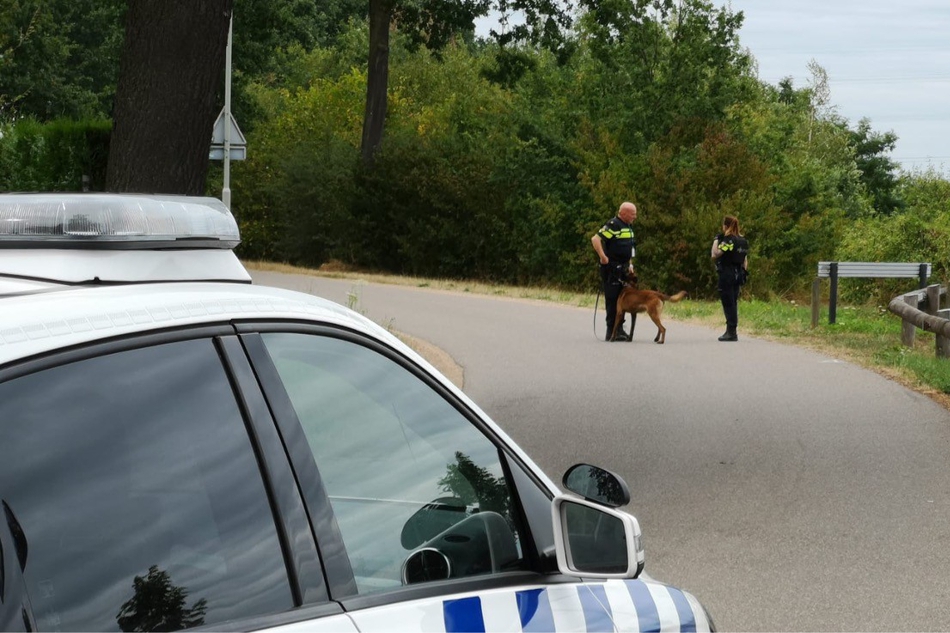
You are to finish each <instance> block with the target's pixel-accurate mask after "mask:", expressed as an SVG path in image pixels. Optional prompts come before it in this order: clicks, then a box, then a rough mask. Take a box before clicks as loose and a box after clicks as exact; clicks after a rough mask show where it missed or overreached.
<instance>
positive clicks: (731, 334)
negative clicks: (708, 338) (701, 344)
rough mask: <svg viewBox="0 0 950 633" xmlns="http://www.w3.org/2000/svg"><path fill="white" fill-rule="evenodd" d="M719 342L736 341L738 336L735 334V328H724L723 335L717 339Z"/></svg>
mask: <svg viewBox="0 0 950 633" xmlns="http://www.w3.org/2000/svg"><path fill="white" fill-rule="evenodd" d="M719 340H720V341H738V340H739V336H738V335H737V334H736V328H734V327H730V326H726V331H725V333H724V334H723V335H722V336H720V337H719Z"/></svg>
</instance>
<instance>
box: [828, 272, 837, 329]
mask: <svg viewBox="0 0 950 633" xmlns="http://www.w3.org/2000/svg"><path fill="white" fill-rule="evenodd" d="M828 267H829V276H830V277H831V296H830V297H829V298H828V323H829V324H831V325H834V323H835V317H837V315H838V262H831V264H829V266H828Z"/></svg>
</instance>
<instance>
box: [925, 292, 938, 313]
mask: <svg viewBox="0 0 950 633" xmlns="http://www.w3.org/2000/svg"><path fill="white" fill-rule="evenodd" d="M939 310H940V284H932V285H930V286H927V314H929V315H931V316H937V312H938V311H939Z"/></svg>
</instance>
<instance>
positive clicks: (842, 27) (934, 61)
mask: <svg viewBox="0 0 950 633" xmlns="http://www.w3.org/2000/svg"><path fill="white" fill-rule="evenodd" d="M714 1H715V2H716V3H717V4H718V5H719V6H726V5H730V4H731V6H732V9H733V11H742V12H743V14H744V15H745V21H744V23H743V26H742V29H741V30H740V31H739V37H740V42H741V45H742V46H744V47H746V48H748V49H749V50H750V51H751V52H752V56H753V57H755V59H756V61H757V62H758V66H759V78H760V79H762V80H763V81H767V82H768V83H771V84H776V83H778V81H779V80H781V79H782V78H784V77H791V78H792V79H793V81H794V84H795V86H796V87H798V88H803V87H806V86H808V85H809V83H808V81H809V79H810V77H811V75H810V73H809V72H808V67H807V66H808V62H809V61H810V60H812V59H814V60H815V61H816V62H818V64H819V65H821V67H822V68H824V69H825V71H826V72H827V73H828V77H829V80H830V87H831V102H832V105H834V106H835V108H836V110H837V112H838V114H840V115H841V116H843V117H845V118H846V119H848V121H849V123H850V124H851V127H855V126H856V125H857V123H858V121H859V120H860V119H861V118H864V117H867V118H868V119H870V121H871V129H872V130H875V131H877V132H888V131H892V132H894V134H896V135H897V137H898V141H897V146H896V148H895V150H894V151H893V153H892V154H891V156H892V158H894V159H895V160H897V161H898V162H899V163H900V164H901V165H902V166H903V167H904V168H905V169H908V170H910V169H915V168H924V167H927V166H933V167H936V168H937V169H940V170H941V171H943V173H944V174H950V0H731V2H730V1H729V0H714ZM493 24H495V22H494V20H491V19H486V20H483V21H480V23H479V24H478V27H477V31H478V32H479V33H487V32H488V29H489V28H490V26H491V25H493Z"/></svg>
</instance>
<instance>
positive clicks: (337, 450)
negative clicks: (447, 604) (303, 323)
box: [262, 333, 525, 594]
mask: <svg viewBox="0 0 950 633" xmlns="http://www.w3.org/2000/svg"><path fill="white" fill-rule="evenodd" d="M262 339H263V341H264V344H265V346H266V348H267V350H268V353H269V354H270V356H271V358H272V359H273V361H274V364H275V366H276V367H277V371H278V373H279V375H280V377H281V380H282V382H283V384H284V386H285V388H286V390H287V393H288V395H289V397H290V400H291V402H292V404H293V407H294V409H295V411H296V413H297V417H298V418H299V419H300V423H301V425H302V426H303V429H304V433H305V435H306V437H307V441H308V443H309V445H310V449H311V451H312V453H313V456H314V459H315V461H316V464H317V467H318V468H319V470H320V475H321V478H322V480H323V482H324V485H325V487H326V490H327V493H328V495H329V497H330V503H331V506H332V508H333V512H334V515H335V516H336V519H337V523H338V525H339V528H340V531H341V533H342V537H343V541H344V544H345V546H346V550H347V554H348V556H349V559H350V563H351V566H352V567H353V572H354V574H355V576H356V584H357V588H358V591H359V593H361V594H365V593H372V592H378V591H384V590H387V589H392V588H397V587H400V586H403V585H406V584H412V583H415V582H423V581H429V580H438V579H442V578H444V577H452V578H458V577H465V576H474V575H479V574H491V573H499V572H503V571H508V570H515V569H522V568H524V566H525V558H524V555H523V552H522V543H523V539H522V535H521V531H520V530H521V528H520V527H519V525H518V522H517V521H516V520H515V518H514V517H515V516H516V513H515V511H514V502H513V493H512V489H511V485H510V482H509V481H508V480H507V478H506V477H505V473H504V471H503V467H502V462H501V459H500V455H499V450H498V447H497V446H495V444H494V443H493V442H492V441H491V440H490V439H489V438H488V437H486V436H485V435H484V434H483V433H482V432H481V431H480V430H479V429H478V428H477V427H476V426H475V425H474V424H473V423H472V422H471V421H470V420H469V419H468V418H466V417H465V416H464V415H463V414H462V413H461V412H459V411H458V410H457V409H456V408H455V407H453V406H452V404H451V403H450V402H448V401H447V400H446V399H445V398H443V397H442V396H441V395H440V394H439V393H438V392H437V391H435V390H434V389H433V388H432V387H430V386H429V385H428V384H426V383H425V382H424V381H423V380H421V379H420V378H418V377H417V376H415V375H414V374H413V373H412V372H410V371H409V370H408V369H406V368H405V367H403V366H402V365H400V364H399V363H397V362H395V361H394V360H392V359H390V358H388V357H387V356H384V355H383V354H380V353H378V352H376V351H373V350H372V349H369V348H368V347H364V346H362V345H359V344H357V343H354V342H351V341H347V340H342V339H337V338H332V337H327V336H317V335H310V334H299V333H268V334H263V335H262ZM422 551H426V552H428V553H427V554H424V555H421V554H420V555H413V556H410V555H411V554H414V553H419V552H422ZM430 556H431V557H430ZM410 558H411V559H412V560H410Z"/></svg>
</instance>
